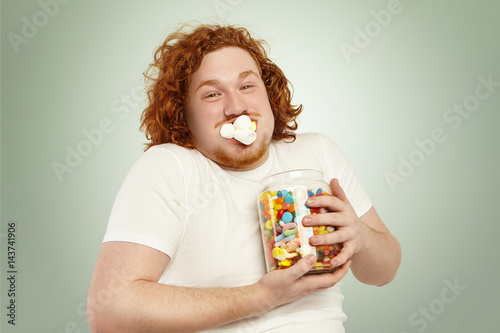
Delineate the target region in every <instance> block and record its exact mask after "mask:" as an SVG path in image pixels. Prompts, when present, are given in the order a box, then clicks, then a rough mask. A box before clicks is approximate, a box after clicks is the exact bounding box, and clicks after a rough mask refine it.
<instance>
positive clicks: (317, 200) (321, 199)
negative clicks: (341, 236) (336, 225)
mask: <svg viewBox="0 0 500 333" xmlns="http://www.w3.org/2000/svg"><path fill="white" fill-rule="evenodd" d="M306 205H307V206H309V207H325V208H327V209H328V210H329V211H331V212H335V211H341V210H345V208H346V202H344V201H342V200H341V199H339V198H336V197H334V196H331V195H322V196H318V197H316V196H314V197H310V198H309V199H307V201H306Z"/></svg>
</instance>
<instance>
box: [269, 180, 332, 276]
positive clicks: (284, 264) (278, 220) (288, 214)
mask: <svg viewBox="0 0 500 333" xmlns="http://www.w3.org/2000/svg"><path fill="white" fill-rule="evenodd" d="M321 195H331V194H330V193H329V192H326V191H324V190H323V189H322V188H318V189H315V190H313V189H306V188H305V187H304V186H295V187H293V188H287V189H281V190H278V191H265V192H264V193H262V194H261V195H260V196H259V214H260V216H261V222H262V223H261V226H262V228H261V229H262V238H263V243H264V249H265V251H266V252H267V253H266V261H267V266H268V267H267V268H268V271H272V270H276V269H285V268H288V267H290V266H293V265H294V264H295V263H296V262H297V261H299V260H300V258H302V257H304V256H307V255H309V254H314V255H316V257H317V262H316V265H315V266H314V268H313V269H312V270H311V271H310V272H309V273H322V272H332V271H334V270H335V268H332V267H330V260H331V259H332V258H333V257H335V256H336V255H337V254H338V253H339V252H340V250H341V249H342V245H341V244H333V245H321V246H311V245H310V244H309V238H310V237H312V236H313V235H321V234H325V233H329V232H333V231H335V228H334V227H333V226H318V227H305V226H303V225H302V218H303V217H304V216H306V215H314V214H319V213H320V212H321V208H309V207H308V206H307V205H306V204H305V203H306V201H307V199H308V198H309V197H311V196H321Z"/></svg>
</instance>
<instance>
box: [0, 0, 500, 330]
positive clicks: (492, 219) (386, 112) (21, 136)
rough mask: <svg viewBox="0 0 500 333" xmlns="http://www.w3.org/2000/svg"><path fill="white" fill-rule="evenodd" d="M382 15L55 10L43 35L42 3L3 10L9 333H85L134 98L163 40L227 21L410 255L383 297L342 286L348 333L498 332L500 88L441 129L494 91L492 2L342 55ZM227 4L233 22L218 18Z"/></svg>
mask: <svg viewBox="0 0 500 333" xmlns="http://www.w3.org/2000/svg"><path fill="white" fill-rule="evenodd" d="M47 1H48V0H42V3H46V2H47ZM48 2H50V1H48ZM389 3H390V1H378V0H377V1H370V2H361V1H340V0H337V1H326V0H325V1H298V0H295V1H290V0H286V1H285V0H274V1H249V0H232V1H229V0H220V1H201V0H199V1H159V0H158V1H152V0H149V1H117V0H113V1H111V0H108V1H76V0H74V1H69V2H68V3H67V4H60V5H59V8H57V10H56V8H55V7H54V6H53V7H51V10H52V14H53V15H52V16H53V17H49V16H48V15H45V17H46V18H48V20H47V22H43V17H44V14H43V12H44V10H43V8H42V5H41V4H40V3H39V2H38V1H21V0H16V1H13V0H8V1H2V7H1V36H2V43H1V66H2V67H1V70H2V72H1V98H2V100H1V176H2V178H1V186H2V192H1V198H2V207H1V208H2V211H1V218H2V220H1V226H2V238H1V241H2V243H1V250H2V255H1V261H2V278H1V284H2V294H1V300H2V302H1V305H2V307H1V309H2V310H1V320H2V332H23V333H45V332H47V333H48V332H89V328H88V326H87V322H86V318H85V316H84V313H83V308H84V307H83V306H84V302H85V299H86V293H87V288H88V284H89V280H90V277H91V273H92V269H93V265H94V261H95V259H96V255H97V252H98V250H99V245H100V242H101V239H102V237H103V233H104V230H105V227H106V223H107V218H108V216H109V213H110V209H111V206H112V203H113V200H114V196H115V195H116V192H117V191H118V189H119V187H120V185H121V182H122V180H123V178H124V176H125V174H126V173H127V171H128V169H129V168H130V166H131V164H132V163H133V162H134V161H135V160H136V159H137V158H138V157H139V156H140V154H141V152H142V146H141V145H142V143H144V142H145V138H144V137H143V135H142V134H141V133H140V132H139V131H138V126H139V117H140V113H141V110H142V108H143V107H144V103H142V104H141V105H139V104H138V103H136V98H133V99H129V100H128V102H127V100H126V98H127V96H129V98H130V95H131V94H132V93H133V92H134V91H135V88H136V87H138V86H141V85H142V84H143V80H142V72H143V71H144V70H145V69H146V67H147V65H148V64H149V62H150V61H151V59H152V52H153V50H154V48H155V47H156V46H157V45H158V44H159V43H160V42H161V41H162V40H163V39H164V38H165V36H166V35H167V34H168V33H169V32H171V31H172V30H173V29H174V28H175V27H177V26H178V25H179V24H180V23H182V22H186V21H189V20H200V21H203V22H212V21H216V22H220V21H221V17H220V16H222V18H223V19H224V20H225V21H227V22H230V23H238V24H243V25H245V26H247V27H249V28H250V30H251V31H253V32H254V33H255V34H256V35H257V36H258V37H261V38H264V39H266V40H268V42H269V44H270V46H271V56H272V58H273V59H274V60H275V61H276V62H277V63H278V65H280V66H281V67H282V69H283V70H284V71H285V73H286V74H287V75H288V77H289V79H290V80H291V81H292V82H293V84H294V87H295V97H294V101H295V102H296V103H302V104H303V105H304V107H305V111H304V113H303V115H302V116H301V123H300V129H301V131H318V132H322V133H324V134H327V135H329V136H330V137H331V138H333V139H334V140H336V141H337V142H338V143H339V144H340V146H341V147H342V148H343V149H344V151H345V152H346V153H347V154H348V156H349V157H350V159H351V161H352V163H353V165H354V166H355V169H356V171H357V173H358V175H359V177H360V178H361V180H362V182H363V184H364V186H365V188H366V190H367V192H368V193H369V195H370V196H371V198H372V200H373V202H374V204H375V206H376V208H377V210H378V211H379V213H380V215H381V216H382V217H383V220H384V221H385V223H386V224H387V226H388V227H389V229H390V230H391V231H392V232H393V233H394V234H395V235H396V236H397V238H398V239H399V241H400V242H401V245H402V249H403V261H402V264H401V268H400V270H399V273H398V276H397V278H396V279H395V280H394V281H393V282H392V283H391V284H389V285H387V286H385V287H382V288H377V287H371V286H366V285H362V284H361V283H359V282H357V281H356V280H355V279H354V278H353V277H352V275H349V276H348V277H347V278H346V279H345V281H344V285H343V292H344V294H345V301H344V305H345V311H346V313H347V315H348V321H347V322H346V323H345V326H346V329H347V332H381V333H403V332H407V333H412V332H419V331H420V332H429V333H430V332H440V333H442V332H497V331H498V328H499V327H500V325H499V324H498V314H499V313H500V305H499V304H500V302H499V301H498V300H499V298H500V288H499V287H498V283H497V282H498V281H499V280H500V268H499V259H498V258H499V252H500V246H499V243H500V242H499V240H498V238H499V234H500V233H499V232H500V227H499V219H498V203H499V199H500V191H499V187H500V177H499V174H498V170H499V168H500V157H499V149H498V146H499V144H498V143H499V142H500V141H499V139H500V135H499V134H498V133H499V131H498V126H499V125H500V116H499V111H500V110H499V106H500V87H498V86H497V87H495V91H493V92H491V94H490V95H489V97H488V98H486V99H485V100H483V101H481V102H480V105H479V107H478V108H477V110H476V111H474V112H472V113H471V114H470V117H468V118H466V119H463V123H462V124H461V126H460V127H459V128H457V129H453V128H452V126H451V125H452V124H451V123H447V122H446V121H445V120H444V119H443V115H445V113H446V112H447V109H449V108H451V107H453V105H454V104H462V103H463V102H464V100H466V99H467V98H469V99H468V101H470V100H471V99H470V96H472V95H474V93H475V89H476V87H477V86H478V85H479V84H480V82H479V81H478V77H480V76H482V77H484V78H488V76H491V77H492V79H493V81H495V82H500V63H499V59H500V19H499V18H500V3H499V2H498V1H494V0H491V1H486V0H478V1H452V0H444V1H424V0H421V1H416V0H415V1H402V2H401V3H400V5H399V7H398V8H400V9H401V11H400V12H399V13H398V14H393V15H392V16H391V18H390V22H388V24H384V25H385V27H382V28H380V31H377V30H372V31H371V34H372V36H373V37H371V38H370V43H369V44H368V45H367V46H366V47H363V48H360V49H359V53H358V54H354V55H353V56H352V59H351V61H350V62H348V61H347V58H346V57H345V56H344V54H343V53H342V51H341V47H340V46H341V45H342V43H347V44H351V45H353V44H354V41H355V35H356V29H357V28H359V29H361V30H364V29H365V28H371V29H376V27H377V26H376V25H375V24H374V22H376V21H375V19H374V16H373V14H372V13H371V11H376V12H380V11H381V10H387V8H388V6H389ZM217 4H219V5H220V4H226V7H225V8H223V9H224V10H223V11H222V12H220V13H217V10H216V5H217ZM40 13H42V14H40ZM219 14H221V15H219ZM23 17H24V18H25V20H23ZM26 20H27V21H29V22H31V23H33V22H34V21H36V20H38V21H36V22H38V23H39V25H43V26H41V27H39V28H38V31H37V32H36V33H33V31H31V33H32V36H30V38H27V39H26V43H24V44H21V45H19V47H18V52H17V53H16V52H15V48H14V47H13V46H12V43H11V42H10V41H9V39H8V36H9V34H10V36H13V35H12V33H13V34H17V35H19V36H22V33H23V25H25V24H26V23H25V22H26ZM44 23H46V24H44ZM24 29H25V30H26V29H27V28H24ZM25 33H26V31H25ZM483 91H486V90H483ZM127 103H128V104H127ZM105 119H109V120H108V121H109V122H110V123H111V130H110V131H108V132H109V133H106V134H104V135H103V138H102V140H100V141H97V144H96V145H94V146H93V147H92V149H91V151H89V154H88V156H84V157H82V160H81V161H79V163H77V162H78V161H76V162H75V161H74V162H75V165H76V164H78V165H76V166H75V167H74V168H72V172H71V173H64V174H63V175H62V176H61V179H58V177H57V176H56V174H55V172H54V170H53V163H54V162H58V163H61V164H66V162H65V159H66V156H67V154H68V152H67V149H68V147H69V148H70V149H76V148H77V147H78V145H79V144H80V146H81V145H84V143H82V142H83V141H85V140H86V137H85V135H84V131H92V130H94V129H96V128H98V126H99V124H100V123H101V122H102V121H103V120H104V121H106V120H105ZM436 128H441V129H442V131H443V132H444V135H445V136H446V140H445V141H444V142H442V143H439V144H436V147H435V149H434V151H433V152H432V153H430V154H429V156H425V159H424V160H421V161H420V162H422V163H421V164H420V165H419V166H417V167H416V168H415V169H414V170H413V171H412V172H409V175H408V177H406V178H405V181H404V182H400V183H397V184H395V187H394V189H391V188H390V186H389V185H388V182H387V181H386V179H385V176H384V174H386V173H387V172H392V173H397V168H398V166H399V163H400V161H399V160H398V159H399V158H405V159H408V158H409V157H410V155H412V154H413V155H412V156H414V157H415V156H417V155H416V154H418V152H416V151H417V150H418V146H417V144H416V143H415V141H416V140H420V141H422V140H425V139H428V138H431V133H432V131H433V130H434V129H436ZM82 147H83V146H81V148H82ZM9 221H16V223H17V226H18V230H17V265H18V271H19V274H18V281H17V289H18V298H17V306H18V307H17V325H16V326H15V327H12V326H11V325H7V324H6V319H7V317H6V308H5V307H6V302H7V300H8V298H7V296H6V293H5V292H6V289H5V287H6V279H5V272H6V270H7V269H6V266H5V259H6V238H5V233H6V226H7V223H8V222H9ZM446 280H447V281H449V282H453V281H454V280H456V281H457V282H458V284H460V285H463V286H466V289H465V290H463V291H461V292H460V295H459V296H457V297H456V298H455V299H454V300H453V301H451V302H449V304H445V303H443V301H440V299H441V297H442V296H441V295H442V290H443V289H445V288H446V284H445V281H446ZM445 295H447V296H448V297H450V296H452V295H453V294H450V293H447V294H445ZM442 304H445V307H444V308H441V307H440V305H442ZM429 307H430V309H431V310H430V312H429V313H430V314H431V315H432V316H433V317H432V320H431V319H428V320H424V322H425V326H424V323H422V318H424V317H421V316H420V315H418V317H413V319H414V320H417V319H420V321H419V322H417V323H415V322H413V325H412V321H411V318H412V314H414V313H417V314H418V313H419V311H422V309H425V308H429Z"/></svg>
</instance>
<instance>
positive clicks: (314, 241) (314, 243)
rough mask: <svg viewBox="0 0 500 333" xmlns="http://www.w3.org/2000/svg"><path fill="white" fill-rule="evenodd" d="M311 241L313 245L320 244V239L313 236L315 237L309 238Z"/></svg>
mask: <svg viewBox="0 0 500 333" xmlns="http://www.w3.org/2000/svg"><path fill="white" fill-rule="evenodd" d="M309 243H311V245H316V244H318V239H317V238H316V237H314V236H313V237H311V238H309Z"/></svg>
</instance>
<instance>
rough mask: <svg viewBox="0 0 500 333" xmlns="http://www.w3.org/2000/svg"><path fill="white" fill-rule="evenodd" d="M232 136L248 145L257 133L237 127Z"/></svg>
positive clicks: (255, 137)
mask: <svg viewBox="0 0 500 333" xmlns="http://www.w3.org/2000/svg"><path fill="white" fill-rule="evenodd" d="M234 138H235V139H236V140H238V141H239V142H241V143H243V144H244V145H247V146H248V145H249V144H251V143H252V142H254V141H255V139H257V133H255V132H254V131H252V130H251V129H249V128H239V129H236V130H235V131H234Z"/></svg>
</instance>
